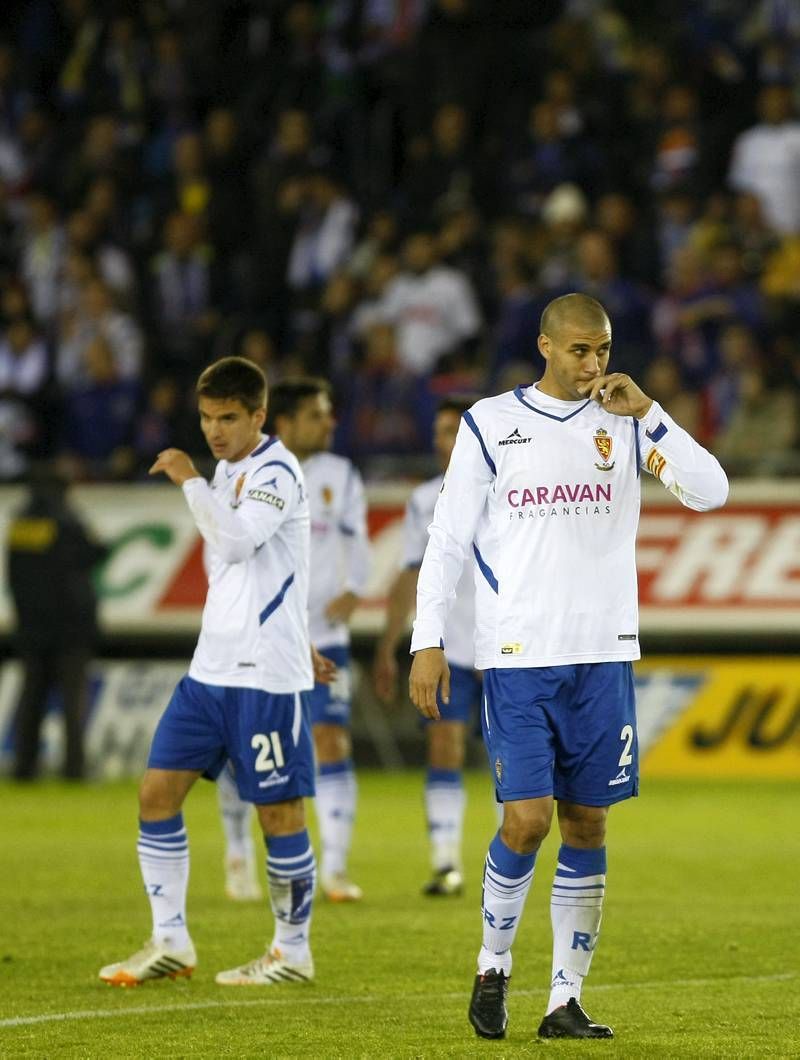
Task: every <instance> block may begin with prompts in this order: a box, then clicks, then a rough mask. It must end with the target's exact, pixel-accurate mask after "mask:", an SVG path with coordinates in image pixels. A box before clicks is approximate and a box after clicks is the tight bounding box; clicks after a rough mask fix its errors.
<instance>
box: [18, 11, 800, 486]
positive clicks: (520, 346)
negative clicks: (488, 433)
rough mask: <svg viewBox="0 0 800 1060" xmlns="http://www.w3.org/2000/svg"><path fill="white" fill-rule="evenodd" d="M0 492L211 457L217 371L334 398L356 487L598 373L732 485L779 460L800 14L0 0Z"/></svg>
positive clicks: (787, 384)
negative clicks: (572, 309) (561, 373)
mask: <svg viewBox="0 0 800 1060" xmlns="http://www.w3.org/2000/svg"><path fill="white" fill-rule="evenodd" d="M4 15H5V16H6V17H5V19H4V27H5V28H4V30H3V31H2V32H3V33H4V36H3V37H2V39H0V328H1V331H0V479H2V480H6V481H13V480H14V479H17V478H19V477H20V476H22V475H23V474H24V472H25V470H26V467H27V465H28V463H29V461H31V460H35V459H39V458H42V457H53V456H55V457H58V458H59V460H60V461H61V462H62V463H63V464H65V465H66V466H68V467H69V468H70V469H71V471H72V473H73V474H74V475H75V476H76V477H78V478H79V479H82V480H97V479H102V480H105V479H115V480H125V479H130V478H137V477H140V476H142V475H143V474H144V471H145V470H146V468H147V467H148V466H149V465H150V464H151V462H152V461H153V459H154V456H155V454H156V453H157V452H158V451H159V450H161V449H163V448H164V447H165V446H167V445H169V444H177V445H179V446H181V447H184V448H186V449H188V450H189V451H190V452H192V453H196V454H202V453H203V452H204V448H205V447H204V444H203V442H202V438H201V436H200V434H199V432H198V430H197V427H196V424H195V419H196V413H195V411H194V395H193V393H192V385H193V381H194V379H195V378H196V376H197V374H198V372H199V371H200V370H201V369H202V367H203V366H204V365H205V364H207V363H208V362H210V361H211V360H212V359H215V358H217V357H220V356H224V355H226V354H229V353H240V354H243V355H245V356H247V357H250V358H252V359H253V360H254V361H256V362H257V363H258V364H259V365H261V367H262V368H264V370H265V371H266V373H267V376H268V378H269V379H270V381H272V382H275V381H278V380H280V379H281V378H284V377H286V376H288V375H291V374H296V373H297V372H299V371H302V372H306V373H314V374H319V375H323V376H325V377H327V378H329V379H330V380H331V381H332V382H333V385H334V387H335V391H336V394H337V396H338V414H339V426H338V431H337V442H336V448H337V449H338V450H339V451H340V452H342V453H346V454H348V455H350V456H351V457H353V458H354V459H356V460H357V461H358V462H359V463H361V464H362V465H363V464H367V463H369V467H368V471H371V472H372V473H376V472H382V471H385V470H389V471H391V470H396V469H397V468H398V467H403V466H405V464H404V460H406V459H407V458H408V456H409V454H416V453H419V452H421V451H426V450H427V449H428V448H429V439H430V429H431V422H432V419H433V415H434V411H435V408H436V405H437V402H438V401H439V399H440V398H441V397H442V396H444V395H446V394H448V393H455V392H463V391H471V392H474V391H481V392H488V393H497V392H500V391H502V390H504V389H508V388H509V387H511V386H514V385H516V384H517V383H523V382H530V381H531V380H532V378H534V377H535V374H536V372H537V371H538V368H539V366H538V364H536V365H534V363H533V362H535V361H536V360H537V356H538V355H537V354H536V345H535V342H536V335H537V331H538V321H539V316H540V313H541V310H542V308H543V306H544V305H545V304H546V303H547V302H548V301H549V300H550V299H551V298H553V297H555V296H557V295H559V294H561V293H564V292H566V291H583V292H586V293H588V294H591V295H593V296H594V297H596V298H598V299H599V300H600V301H601V302H602V303H603V305H605V306H606V307H607V309H608V311H609V314H610V317H611V319H612V320H613V322H614V354H613V365H612V367H613V368H615V369H617V370H623V371H628V372H630V373H631V374H633V375H634V376H635V378H636V379H637V380H638V381H639V382H640V383H641V384H642V386H643V388H644V389H645V390H646V391H647V393H649V394H650V395H652V396H653V397H654V398H656V399H657V400H658V401H660V402H661V404H662V405H663V406H664V407H665V408H666V409H667V410H668V411H669V412H670V413H672V414H673V415H674V416H675V418H676V419H677V420H678V421H679V422H680V423H681V424H682V425H683V426H685V427H686V428H687V430H689V431H690V433H692V434H693V435H694V436H695V437H697V438H698V439H699V440H700V441H701V442H703V443H704V444H706V445H708V446H710V447H711V448H712V449H713V451H714V452H716V453H717V455H718V456H719V457H720V458H721V459H722V461H723V463H724V465H725V466H726V468H727V469H728V470H729V471H730V472H732V473H734V474H736V473H740V474H748V473H755V474H792V473H798V472H800V428H799V426H798V417H799V415H800V412H799V410H798V393H800V387H799V386H798V384H799V383H800V121H798V120H797V119H796V118H795V116H794V115H795V108H796V107H797V105H798V104H799V103H800V8H798V7H797V6H796V5H793V4H787V3H784V2H780V0H651V2H650V3H648V4H645V5H643V4H639V3H636V2H635V0H537V2H536V3H531V2H529V0H316V2H314V0H147V2H142V3H134V2H112V0H105V2H102V3H101V2H100V0H96V2H93V0H6V3H5V4H4Z"/></svg>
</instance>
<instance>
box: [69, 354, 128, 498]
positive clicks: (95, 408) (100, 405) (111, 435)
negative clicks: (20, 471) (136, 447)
mask: <svg viewBox="0 0 800 1060" xmlns="http://www.w3.org/2000/svg"><path fill="white" fill-rule="evenodd" d="M84 373H85V382H82V383H78V384H76V385H74V386H72V387H70V388H69V390H68V391H67V392H66V395H65V398H64V409H63V431H62V446H61V460H62V462H64V463H65V464H68V465H69V466H70V467H71V468H72V473H73V475H74V477H75V478H79V479H103V478H125V477H126V476H128V475H130V474H131V472H132V471H133V469H134V464H135V459H134V453H133V449H132V442H133V434H134V422H135V417H136V410H137V406H138V401H139V382H138V380H136V379H131V378H130V377H128V378H125V377H124V376H122V375H121V374H120V372H119V371H118V369H117V366H116V362H115V358H114V351H113V350H112V348H111V345H110V343H109V342H108V341H107V339H106V338H104V337H103V336H102V335H96V336H94V337H93V338H91V339H90V340H89V342H88V343H87V344H86V348H85V350H84Z"/></svg>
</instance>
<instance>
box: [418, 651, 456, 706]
mask: <svg viewBox="0 0 800 1060" xmlns="http://www.w3.org/2000/svg"><path fill="white" fill-rule="evenodd" d="M440 686H441V689H442V700H443V702H445V703H449V702H450V667H449V666H448V665H447V659H445V657H444V652H443V651H442V649H441V648H421V649H420V650H419V651H417V652H416V653H415V655H414V661H413V663H412V664H411V674H410V675H409V678H408V691H409V695H410V696H411V702H412V703H413V704H414V706H415V707H416V708H417V710H418V711H419V712H420V714H422V715H424V716H425V717H426V718H433V720H434V721H438V720H439V719H440V717H441V715H440V714H439V707H438V704H437V702H436V693H437V691H438V690H439V687H440Z"/></svg>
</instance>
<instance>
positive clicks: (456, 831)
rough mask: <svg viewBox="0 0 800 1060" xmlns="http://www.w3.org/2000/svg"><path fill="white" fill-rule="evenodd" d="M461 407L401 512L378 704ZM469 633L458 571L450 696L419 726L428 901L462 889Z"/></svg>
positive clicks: (473, 696)
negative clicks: (398, 561) (398, 565)
mask: <svg viewBox="0 0 800 1060" xmlns="http://www.w3.org/2000/svg"><path fill="white" fill-rule="evenodd" d="M469 405H470V402H465V401H459V400H457V399H455V398H446V399H445V400H444V401H442V402H441V404H440V405H439V407H438V410H437V413H436V419H435V421H434V428H433V443H434V448H435V450H436V455H437V457H438V459H439V464H440V466H441V468H442V474H440V475H436V476H435V477H434V478H432V479H429V481H427V482H423V483H422V485H421V486H417V488H416V489H415V490H414V492H413V493H412V494H411V496H410V497H409V500H408V504H407V506H406V513H405V526H404V553H403V566H402V569H401V570H400V571H399V572H398V574H397V577H396V578H395V580H394V582H393V584H392V586H391V588H390V589H389V603H388V606H387V612H386V627H385V629H384V632H383V635H382V636H381V638H380V640H379V641H378V645H377V648H376V651H375V662H374V671H373V672H374V680H375V690H376V692H377V693H378V696H379V697H380V698H381V699H382V700H383V701H384V702H386V703H389V702H391V701H392V700H393V699H394V697H395V694H396V685H397V658H396V651H397V645H398V644H399V642H400V640H401V638H402V637H403V635H404V633H405V631H406V623H407V621H408V616H409V613H410V611H411V610H412V608H413V606H414V596H415V594H416V591H417V574H418V573H419V567H420V563H421V562H422V556H423V553H424V551H425V543H426V541H427V529H428V524H429V523H430V522H431V520H432V518H433V510H434V507H435V506H436V499H437V497H438V496H439V492H440V490H441V488H442V480H443V477H444V471H445V469H446V468H447V461H448V460H449V459H450V453H451V452H452V451H453V446H454V445H455V440H456V434H457V432H458V425H459V423H460V422H461V415H462V413H464V412H465V411H466V410H467V409H468V408H469ZM474 629H475V587H474V583H473V576H472V571H471V570H467V569H465V570H464V572H463V574H462V575H461V578H460V580H459V582H458V585H457V587H456V599H455V603H454V605H453V609H452V611H451V612H450V614H449V615H448V619H447V635H446V640H445V645H446V647H445V651H446V656H447V661H448V663H449V664H450V668H451V669H450V673H451V688H452V695H451V697H450V702H449V703H443V702H441V701H440V702H439V714H440V717H439V719H438V720H437V721H430V720H428V721H427V724H426V733H425V735H426V742H427V754H428V771H427V775H426V778H425V812H426V816H427V822H428V837H429V841H430V853H431V866H432V870H433V875H432V877H431V879H430V880H429V881H428V882H427V883H426V884H425V886H424V887H423V888H422V893H423V894H426V895H429V896H431V897H437V896H446V895H454V894H460V893H461V892H462V890H463V887H464V879H463V874H462V864H461V834H462V830H463V822H464V809H465V803H466V799H465V792H464V784H463V779H462V771H463V768H464V754H465V750H466V742H467V732H468V726H469V724H470V719H471V718H472V719H474V718H475V714H474V711H475V710H476V709H477V708H478V706H479V704H480V698H481V682H480V678H479V677H478V675H477V674H476V673H475V670H474V669H473V659H474V657H475V650H474V647H473V636H474Z"/></svg>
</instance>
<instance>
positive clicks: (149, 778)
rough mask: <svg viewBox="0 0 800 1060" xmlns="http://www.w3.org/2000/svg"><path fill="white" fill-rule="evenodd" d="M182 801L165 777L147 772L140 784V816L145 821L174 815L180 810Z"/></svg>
mask: <svg viewBox="0 0 800 1060" xmlns="http://www.w3.org/2000/svg"><path fill="white" fill-rule="evenodd" d="M182 801H183V800H182V799H181V798H180V796H179V795H178V793H177V792H176V791H174V790H173V788H172V787H171V786H170V784H169V783H167V782H166V780H165V779H164V778H163V777H154V776H153V775H152V774H149V773H146V774H145V776H144V778H143V779H142V782H141V784H140V785H139V816H140V817H141V818H142V820H144V821H159V820H166V819H167V818H169V817H174V816H175V814H176V813H178V812H179V811H180V808H181V804H182Z"/></svg>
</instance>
